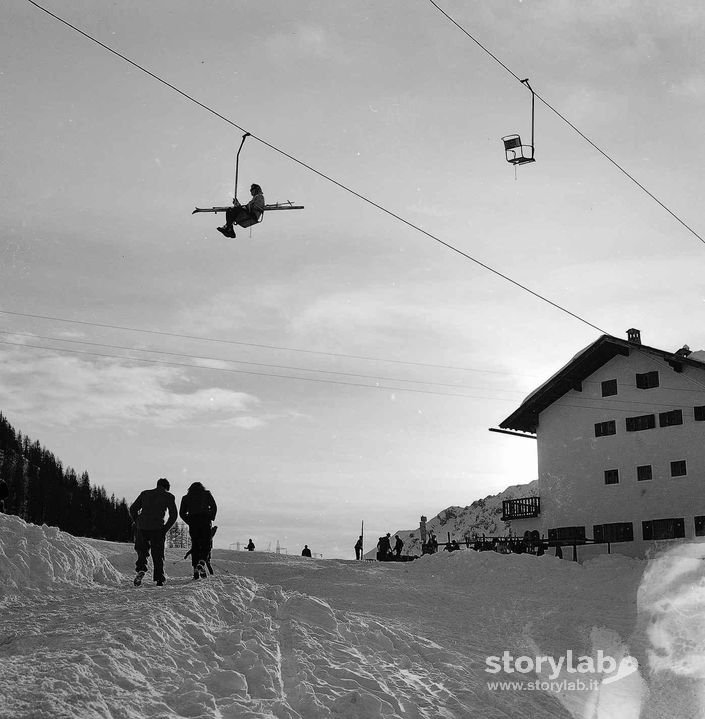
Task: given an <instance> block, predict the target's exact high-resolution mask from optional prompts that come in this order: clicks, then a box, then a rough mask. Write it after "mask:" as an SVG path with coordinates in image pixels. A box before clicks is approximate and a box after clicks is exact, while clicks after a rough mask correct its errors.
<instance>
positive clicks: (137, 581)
mask: <svg viewBox="0 0 705 719" xmlns="http://www.w3.org/2000/svg"><path fill="white" fill-rule="evenodd" d="M145 574H147V572H145V571H143V570H141V569H140V571H139V572H137V574H135V578H134V580H133V582H132V583H133V584H134V585H135V586H136V587H139V586H140V585H141V584H142V580H143V579H144V575H145Z"/></svg>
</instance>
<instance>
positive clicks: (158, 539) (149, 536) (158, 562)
mask: <svg viewBox="0 0 705 719" xmlns="http://www.w3.org/2000/svg"><path fill="white" fill-rule="evenodd" d="M165 539H166V535H165V534H164V530H163V529H138V530H137V535H136V536H135V551H136V552H137V562H136V563H135V569H136V570H137V571H138V572H146V571H147V557H148V556H149V555H150V553H151V554H152V564H153V565H154V581H155V582H158V581H159V580H161V579H164V578H165V577H164V540H165Z"/></svg>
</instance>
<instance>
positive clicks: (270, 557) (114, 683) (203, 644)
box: [0, 515, 705, 719]
mask: <svg viewBox="0 0 705 719" xmlns="http://www.w3.org/2000/svg"><path fill="white" fill-rule="evenodd" d="M703 550H705V545H703V544H700V545H691V546H690V548H689V549H688V550H687V551H688V553H687V556H685V555H682V554H681V555H680V556H681V558H683V556H685V558H684V564H683V566H682V567H681V569H680V570H678V571H676V567H677V566H678V564H677V562H678V561H679V560H678V559H676V560H671V559H669V558H668V557H666V558H661V559H660V560H658V562H657V563H655V564H653V565H652V567H651V568H649V567H647V564H646V562H644V561H641V560H634V559H629V558H626V557H623V556H618V555H613V556H611V557H607V556H604V557H600V558H599V559H596V560H594V561H592V562H586V563H585V564H584V565H578V564H575V563H572V562H569V561H561V560H558V559H555V558H554V557H550V556H544V557H540V558H539V557H534V556H531V555H507V556H503V555H499V554H495V553H493V552H482V553H479V552H474V551H471V550H463V551H461V552H455V553H451V554H448V553H442V554H439V555H435V556H432V557H424V558H422V559H419V560H417V561H415V562H411V563H377V562H354V561H345V560H315V559H307V558H305V557H298V556H296V557H294V556H287V555H277V554H268V553H262V552H230V551H226V550H216V551H215V552H214V554H213V566H214V568H215V571H216V574H215V576H213V577H209V578H208V579H206V580H202V581H193V580H192V579H191V578H190V576H191V572H190V565H189V564H188V562H185V561H183V558H182V550H167V572H168V574H169V580H168V582H167V584H166V586H164V587H159V588H158V587H156V585H154V584H153V583H152V582H151V581H148V582H146V583H145V585H143V586H142V587H140V588H135V587H133V586H132V581H131V580H132V576H133V566H134V552H133V550H132V547H131V546H129V545H122V544H115V543H110V542H102V541H99V540H82V539H77V538H74V537H71V536H70V535H67V534H64V533H62V532H58V531H56V530H54V529H50V528H46V527H33V526H31V525H26V524H25V523H24V522H22V521H21V520H19V519H18V518H16V517H8V516H6V515H0V610H1V614H0V619H1V621H0V716H2V718H3V719H99V718H100V719H175V718H179V717H189V718H191V719H340V718H342V719H368V718H369V719H421V718H423V719H466V718H467V719H470V718H472V719H500V718H503V719H508V718H509V717H511V718H512V719H517V718H519V719H533V718H535V719H554V718H555V719H558V718H561V719H564V718H568V717H576V718H578V717H580V719H584V718H586V717H589V719H608V718H610V717H619V719H637V717H639V716H640V714H639V711H642V714H641V719H647V718H649V719H651V718H652V717H653V719H655V717H657V716H659V717H666V716H668V717H671V718H672V719H680V718H681V717H683V719H685V717H695V716H702V711H701V710H702V707H703V706H705V704H698V702H699V695H698V694H697V691H696V690H697V689H698V687H699V685H698V684H697V681H698V677H699V676H702V675H699V674H698V672H699V670H700V667H702V666H705V662H702V663H698V662H697V661H690V660H689V661H685V660H684V657H683V656H682V655H683V652H684V651H685V650H684V647H686V644H687V642H686V644H684V643H683V641H682V639H683V637H687V636H690V638H691V639H692V642H691V644H690V645H688V646H690V649H688V651H690V654H691V655H692V654H693V653H694V652H696V651H700V652H701V653H702V650H700V649H699V647H701V646H703V645H704V644H705V631H704V630H703V627H702V620H700V619H699V618H698V617H699V616H701V615H702V611H701V612H700V614H698V613H697V612H695V611H694V607H695V606H696V605H697V603H698V602H697V600H698V597H699V596H700V595H699V594H698V592H695V594H694V593H693V588H692V584H693V582H695V583H696V586H700V587H701V589H700V594H702V591H703V590H702V586H703V584H704V583H705V582H704V578H703V572H704V569H703V564H704V563H703V561H702V558H703V557H705V551H703ZM679 551H681V553H682V552H683V551H684V549H683V547H681V548H680V550H679ZM659 562H660V563H659ZM645 569H646V570H647V571H646V573H644V570H645ZM662 578H665V579H664V580H663V581H665V582H666V584H665V585H664V586H665V589H663V591H662V590H661V589H660V586H661V585H660V584H659V582H661V581H662ZM645 582H646V585H647V586H645V584H644V583H645ZM640 585H641V586H640ZM684 587H685V588H686V589H687V590H688V591H687V592H686V596H687V599H688V603H687V606H685V605H683V604H682V603H679V601H678V598H677V596H675V595H676V594H677V593H678V592H681V590H682V589H683V588H684ZM664 596H665V597H666V599H667V601H665V600H664V601H662V600H663V599H664ZM637 599H639V606H638V608H639V612H637ZM703 603H704V602H701V605H702V604H703ZM684 606H685V609H687V614H688V617H690V619H689V620H688V623H687V632H686V633H685V634H684V631H685V630H684V627H685V626H686V625H685V624H684V621H685V620H684V619H683V617H681V614H683V612H682V611H681V610H682V609H683V608H684ZM669 607H674V608H675V609H673V610H672V609H669ZM669 637H672V638H673V641H671V642H670V643H669V641H668V640H669ZM653 647H656V648H657V649H658V657H657V659H658V664H657V665H654V666H657V668H658V672H657V674H658V676H656V674H654V676H652V674H650V673H649V669H648V667H649V666H650V664H649V663H650V656H651V655H650V650H651V648H653ZM686 649H687V647H686ZM568 650H571V651H574V652H575V653H576V655H577V654H579V653H584V654H588V655H591V656H595V652H596V651H598V650H601V651H606V652H609V653H610V654H611V655H612V656H615V657H617V658H618V659H621V658H624V657H625V656H627V652H631V655H632V656H627V658H628V659H629V660H630V661H631V662H632V663H633V665H630V666H633V669H632V670H631V671H630V673H629V676H627V677H625V678H622V677H617V679H619V681H614V682H613V683H610V682H607V681H605V682H604V683H601V682H600V681H599V680H600V678H601V677H599V676H597V675H595V674H594V673H593V674H591V675H583V678H594V679H595V685H594V686H593V687H591V688H590V689H587V690H583V691H571V690H569V689H566V690H565V691H562V690H559V689H551V688H550V687H549V688H548V689H546V690H532V691H528V690H521V689H517V688H513V689H512V688H507V687H505V688H502V687H497V686H490V684H488V680H489V679H508V678H510V679H511V678H513V679H517V678H520V679H528V678H531V679H536V678H537V677H538V678H541V677H543V678H546V671H545V669H544V670H537V671H536V672H534V673H532V674H531V675H530V676H529V675H525V674H522V675H520V676H518V675H517V674H506V673H503V674H501V675H499V676H497V675H489V674H488V672H487V667H488V665H487V658H488V657H489V656H492V655H494V656H501V655H502V654H503V652H505V651H508V652H511V653H512V654H514V655H515V656H516V655H520V654H527V655H529V656H539V655H544V654H550V655H551V656H553V657H559V656H565V655H566V652H567V651H568ZM665 656H667V657H669V658H670V667H671V669H670V671H671V673H670V674H668V675H667V674H666V672H667V671H668V670H667V669H664V666H663V665H664V657H665ZM637 667H639V668H641V672H640V671H638V670H637ZM683 667H685V668H683ZM654 671H656V670H654ZM659 677H661V678H662V679H663V681H662V682H661V684H659V685H658V687H659V690H658V692H654V693H652V695H649V694H648V688H647V680H648V681H651V682H652V685H655V684H654V683H656V682H657V681H658V680H659ZM560 678H561V679H563V678H567V679H571V678H574V676H573V675H570V674H566V673H565V671H563V675H561V677H560ZM612 678H614V677H612ZM666 679H667V681H666ZM703 696H705V694H703ZM659 702H660V703H661V706H660V708H659ZM615 707H617V708H618V711H617V709H615ZM640 707H641V710H640ZM652 709H653V712H652ZM608 710H609V713H607V712H608ZM657 710H658V711H661V712H662V713H657ZM663 711H666V712H667V713H663Z"/></svg>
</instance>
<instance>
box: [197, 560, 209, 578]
mask: <svg viewBox="0 0 705 719" xmlns="http://www.w3.org/2000/svg"><path fill="white" fill-rule="evenodd" d="M196 569H197V570H198V576H199V577H200V578H201V579H205V578H206V577H207V576H208V575H207V574H206V563H205V562H204V561H203V560H201V561H200V562H199V563H198V564H197V565H196Z"/></svg>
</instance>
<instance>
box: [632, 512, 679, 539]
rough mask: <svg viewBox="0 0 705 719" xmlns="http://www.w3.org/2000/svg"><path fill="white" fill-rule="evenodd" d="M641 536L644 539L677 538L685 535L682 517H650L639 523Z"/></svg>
mask: <svg viewBox="0 0 705 719" xmlns="http://www.w3.org/2000/svg"><path fill="white" fill-rule="evenodd" d="M641 531H642V536H643V538H644V539H645V540H647V541H648V540H653V539H678V538H679V537H685V520H684V519H683V518H682V517H676V518H672V519H651V520H649V521H648V522H642V523H641Z"/></svg>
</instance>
